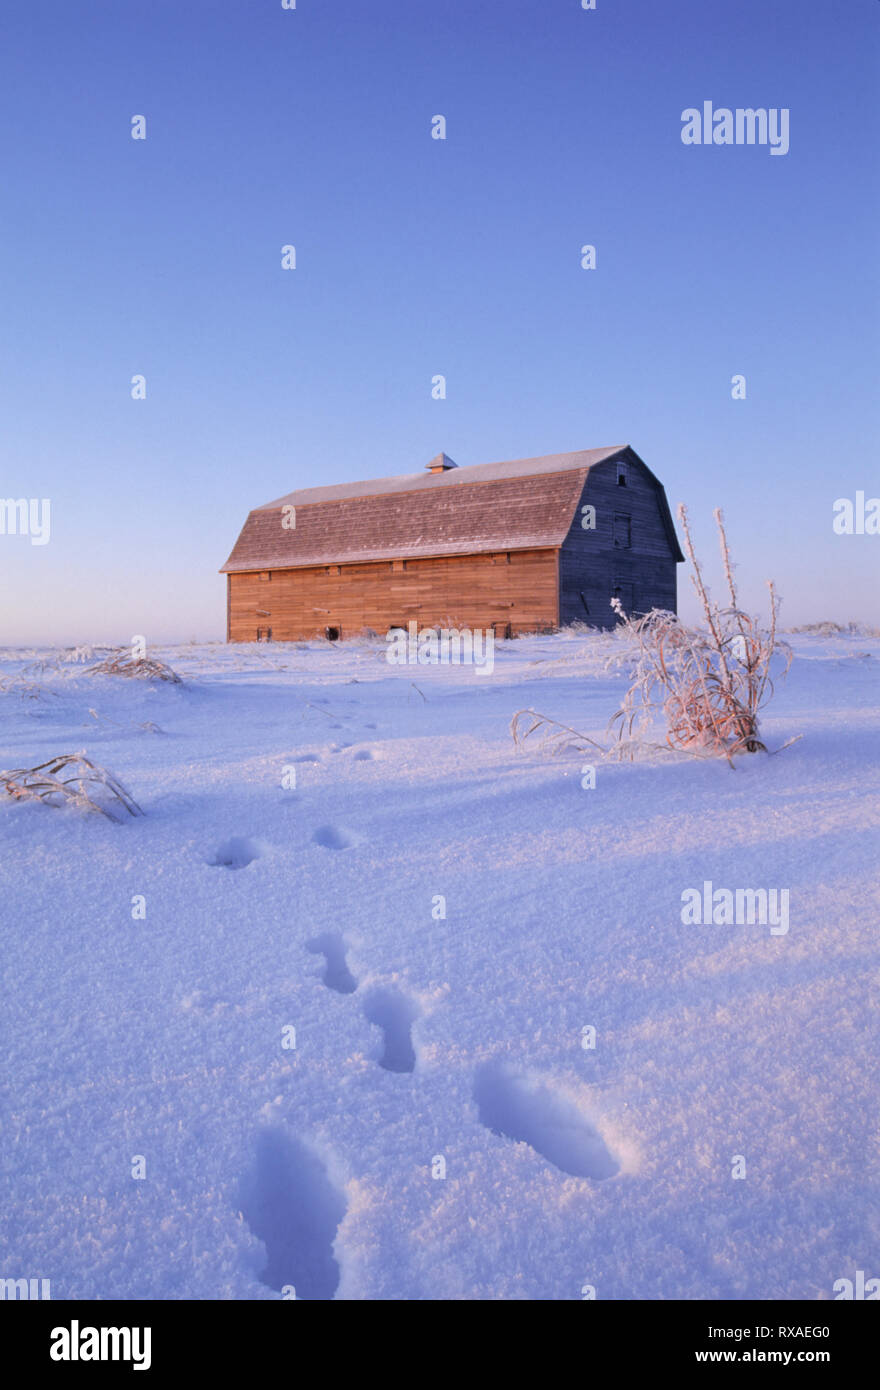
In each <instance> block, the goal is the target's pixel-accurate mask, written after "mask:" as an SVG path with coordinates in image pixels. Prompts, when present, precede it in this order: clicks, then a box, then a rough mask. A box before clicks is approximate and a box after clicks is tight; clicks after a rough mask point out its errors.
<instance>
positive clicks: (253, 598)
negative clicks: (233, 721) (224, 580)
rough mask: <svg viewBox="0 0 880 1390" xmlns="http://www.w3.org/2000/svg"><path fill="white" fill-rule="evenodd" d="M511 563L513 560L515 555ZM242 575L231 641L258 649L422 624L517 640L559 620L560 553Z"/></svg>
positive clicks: (233, 599)
mask: <svg viewBox="0 0 880 1390" xmlns="http://www.w3.org/2000/svg"><path fill="white" fill-rule="evenodd" d="M508 556H509V558H508ZM262 573H263V574H268V575H270V576H271V577H270V578H260V572H258V571H250V572H244V573H242V572H237V573H232V574H229V575H228V581H229V628H228V631H229V640H230V641H233V642H253V641H256V640H257V638H258V633H260V634H263V635H264V636H268V634H269V633H270V632H271V639H272V641H275V642H278V641H284V642H289V641H299V640H307V639H309V638H313V637H316V636H317V637H323V636H324V635H325V634H326V630H327V629H328V628H334V629H336V631H337V632H338V634H339V635H340V636H342V637H351V636H355V635H356V634H357V633H360V632H363V631H364V630H365V629H366V628H372V629H373V631H374V632H379V633H383V634H384V633H385V632H387V630H388V629H389V627H395V626H399V625H403V626H405V625H406V624H407V623H409V622H417V623H418V624H419V626H420V627H430V626H435V625H437V624H439V625H441V626H443V627H469V628H480V629H483V630H487V629H492V628H495V630H496V632H498V635H503V634H504V632H505V631H506V629H507V627H508V625H509V629H510V633H511V635H512V636H515V635H516V634H518V633H522V632H537V631H548V630H552V629H554V628H555V627H556V626H557V625H558V621H559V565H558V551H557V550H556V549H555V548H550V547H548V548H544V549H534V550H512V551H497V552H493V553H491V554H485V555H483V554H481V555H452V556H430V557H426V558H415V559H414V558H410V557H407V558H406V559H399V560H383V561H379V562H373V563H366V564H327V565H316V566H309V567H305V568H297V569H273V570H269V571H263V572H262Z"/></svg>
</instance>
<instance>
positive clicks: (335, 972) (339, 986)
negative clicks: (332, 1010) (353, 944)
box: [306, 931, 357, 994]
mask: <svg viewBox="0 0 880 1390" xmlns="http://www.w3.org/2000/svg"><path fill="white" fill-rule="evenodd" d="M306 950H307V951H311V952H312V953H313V955H322V956H323V957H324V959H325V961H326V962H327V967H326V969H325V971H324V975H323V980H324V984H325V985H326V986H327V988H328V989H335V990H336V992H337V994H354V992H355V990H356V989H357V980H356V979H355V978H354V976H353V975H352V973H351V971H350V970H349V968H348V961H347V960H346V945H345V937H344V936H340V935H339V934H338V932H329V931H328V932H324V934H323V936H314V937H312V939H311V941H307V942H306Z"/></svg>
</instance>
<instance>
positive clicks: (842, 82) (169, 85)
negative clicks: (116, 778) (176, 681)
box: [0, 0, 880, 643]
mask: <svg viewBox="0 0 880 1390" xmlns="http://www.w3.org/2000/svg"><path fill="white" fill-rule="evenodd" d="M878 55H880V4H878V3H877V0H827V3H820V2H819V0H773V3H768V0H739V2H738V3H732V0H596V8H595V10H592V11H585V10H583V9H582V8H581V4H580V0H529V2H528V3H527V2H526V0H372V3H367V0H297V7H296V9H295V10H286V9H283V8H282V5H281V0H149V3H147V2H146V0H88V3H85V0H40V3H35V2H34V0H6V4H5V5H4V7H3V23H2V36H0V182H2V205H3V214H2V219H0V248H2V254H0V497H16V498H17V497H27V498H44V497H47V498H50V499H51V507H52V511H51V539H50V541H49V543H48V544H46V545H33V544H31V541H30V539H29V538H28V537H26V536H10V535H5V536H0V586H2V588H0V600H2V607H0V642H14V643H31V642H42V641H70V642H86V641H107V640H113V641H119V642H124V641H128V640H129V639H130V637H131V636H132V635H133V634H136V633H138V634H144V635H145V636H146V637H147V639H148V640H149V641H168V640H175V639H183V640H187V639H189V638H191V637H196V638H211V637H222V635H223V633H224V631H225V616H224V604H225V580H224V579H223V577H222V576H220V575H218V574H217V570H218V567H219V566H220V565H221V564H222V563H223V562H224V560H225V559H226V557H227V555H228V553H229V551H230V549H231V547H232V544H233V542H234V540H235V538H236V536H237V534H238V531H239V529H240V527H241V525H242V523H243V521H244V519H245V516H246V514H247V512H248V510H249V509H250V508H251V507H253V506H256V505H259V504H261V503H263V502H266V501H268V500H270V499H272V498H274V497H278V496H280V495H282V494H283V493H285V492H288V491H290V490H291V489H293V488H297V487H304V486H310V485H315V484H319V483H328V482H342V481H346V480H349V479H355V478H363V477H370V476H381V475H385V474H389V473H404V472H412V471H415V470H418V469H421V467H422V466H423V464H424V463H426V462H427V461H428V459H429V458H430V457H431V456H432V455H434V454H436V453H438V452H439V451H440V450H445V451H446V452H447V453H448V454H450V455H451V456H452V457H453V458H454V459H455V460H456V461H457V462H458V463H459V464H469V463H481V462H486V461H489V460H493V459H504V458H518V457H524V456H529V455H534V454H544V453H557V452H562V451H567V450H572V449H579V448H591V447H596V446H600V445H607V444H615V443H624V442H628V443H631V444H632V445H633V446H634V447H635V448H636V449H637V450H638V452H639V453H640V454H641V455H642V457H643V458H644V459H645V461H646V462H647V463H648V464H649V466H650V467H651V468H652V469H653V470H654V471H655V473H657V474H658V476H659V477H660V479H661V480H662V481H663V483H664V484H665V486H666V489H667V493H668V495H669V500H670V503H671V504H672V506H673V507H674V506H675V504H676V503H677V502H678V501H679V500H685V501H687V502H688V503H689V505H690V508H691V512H692V517H693V520H694V523H695V526H696V531H697V535H698V539H699V540H700V542H701V547H702V549H703V550H704V552H705V553H706V555H707V557H711V560H712V565H711V566H710V569H711V570H712V571H714V568H715V566H714V559H715V541H714V536H713V534H712V522H711V511H712V508H713V507H714V506H716V505H719V504H720V505H722V506H723V507H724V509H725V512H726V515H727V520H728V526H729V530H730V534H731V538H732V542H733V547H734V551H735V557H736V559H737V560H738V561H739V564H740V574H741V577H742V580H743V588H744V596H745V598H746V600H747V601H748V602H750V603H757V602H760V601H761V600H762V594H763V581H764V579H765V578H766V577H769V576H773V577H775V578H776V580H777V581H778V584H779V586H780V589H781V592H782V594H783V597H784V600H785V606H784V610H783V616H784V619H785V621H787V622H788V623H798V622H806V621H812V620H817V619H822V618H833V619H837V620H839V621H848V620H850V619H857V620H867V621H874V622H876V621H878V618H877V611H876V595H877V588H878V586H877V575H878V564H877V561H878V558H880V537H872V536H866V535H853V536H837V535H835V534H834V532H833V530H832V504H833V502H834V501H835V499H836V498H838V497H841V496H848V497H854V496H855V493H856V491H857V490H859V489H861V490H863V491H865V492H866V493H867V494H868V496H872V495H877V494H878V493H880V479H878V469H877V447H876V446H877V436H878V404H877V379H878V365H880V353H878V339H877V322H878V320H877V278H878V271H877V264H878V222H880V219H878V175H877V171H878V149H880V139H878V137H880V121H878V114H877V113H878V90H880V84H878V75H880V73H878V69H880V63H878ZM706 100H709V101H712V103H713V105H714V107H716V108H717V107H730V108H736V107H766V108H770V107H775V108H788V109H789V110H790V149H789V152H788V153H787V154H785V155H782V156H774V155H772V154H771V153H770V149H769V148H768V147H767V146H763V147H762V146H758V145H754V146H715V145H709V146H705V147H704V146H699V147H694V146H686V145H684V144H683V143H682V140H681V131H682V112H683V110H684V109H685V108H689V107H702V103H703V102H704V101H706ZM437 114H442V115H444V116H445V118H446V121H447V138H446V140H445V141H440V140H434V139H432V138H431V119H432V117H433V116H435V115H437ZM134 115H143V116H145V117H146V123H147V138H146V139H145V140H141V141H137V140H133V139H132V138H131V122H132V117H133V116H134ZM588 243H589V244H593V245H595V246H596V248H597V266H596V269H595V270H583V269H582V268H581V264H580V248H581V246H582V245H584V244H588ZM285 244H292V245H295V247H296V257H297V267H296V269H295V270H291V271H285V270H283V269H282V268H281V248H282V246H283V245H285ZM139 373H140V374H143V375H144V377H145V378H146V389H147V396H146V399H145V400H133V399H132V397H131V389H132V388H131V379H132V377H133V376H134V375H135V374H139ZM438 373H442V374H443V375H444V376H445V377H446V380H447V398H446V400H433V399H432V397H431V379H432V377H433V376H434V375H435V374H438ZM735 374H742V375H744V376H745V378H746V393H747V394H746V399H745V400H733V399H732V398H731V390H732V387H731V378H732V377H733V376H734V375H735ZM680 574H683V571H680ZM679 587H680V593H681V595H682V599H683V603H682V609H683V611H684V612H685V613H688V612H689V610H690V601H689V598H688V595H687V591H686V583H685V582H683V580H680V585H679Z"/></svg>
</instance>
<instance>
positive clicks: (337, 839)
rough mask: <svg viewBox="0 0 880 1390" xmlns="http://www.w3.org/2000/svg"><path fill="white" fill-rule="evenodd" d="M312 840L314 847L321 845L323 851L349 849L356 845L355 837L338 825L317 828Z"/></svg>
mask: <svg viewBox="0 0 880 1390" xmlns="http://www.w3.org/2000/svg"><path fill="white" fill-rule="evenodd" d="M312 840H313V841H314V843H315V844H316V845H323V847H324V849H351V847H352V846H353V845H356V844H357V839H356V838H355V836H354V835H351V834H350V833H349V832H348V831H347V830H343V829H342V828H341V827H340V826H338V825H320V826H318V829H317V830H316V831H315V832H314V834H313V835H312Z"/></svg>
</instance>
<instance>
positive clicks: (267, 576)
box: [257, 570, 272, 579]
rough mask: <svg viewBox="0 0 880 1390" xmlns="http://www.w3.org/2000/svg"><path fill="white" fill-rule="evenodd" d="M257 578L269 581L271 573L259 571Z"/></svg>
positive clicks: (269, 571)
mask: <svg viewBox="0 0 880 1390" xmlns="http://www.w3.org/2000/svg"><path fill="white" fill-rule="evenodd" d="M257 578H258V579H271V578H272V571H271V570H260V573H259V575H258V576H257Z"/></svg>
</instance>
